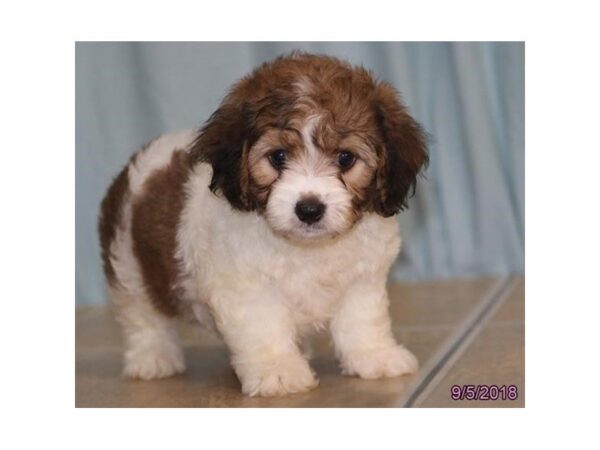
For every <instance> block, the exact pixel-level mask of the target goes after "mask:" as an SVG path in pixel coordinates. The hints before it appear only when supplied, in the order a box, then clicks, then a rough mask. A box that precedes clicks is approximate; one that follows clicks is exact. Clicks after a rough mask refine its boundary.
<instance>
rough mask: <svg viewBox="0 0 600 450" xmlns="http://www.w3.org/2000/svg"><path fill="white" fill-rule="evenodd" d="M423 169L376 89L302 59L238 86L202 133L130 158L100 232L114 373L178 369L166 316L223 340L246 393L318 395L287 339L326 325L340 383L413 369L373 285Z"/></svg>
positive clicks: (346, 70) (417, 147)
mask: <svg viewBox="0 0 600 450" xmlns="http://www.w3.org/2000/svg"><path fill="white" fill-rule="evenodd" d="M426 162H427V153H426V148H425V143H424V137H423V132H422V130H421V128H420V127H419V125H418V124H417V123H416V122H415V121H414V120H413V119H412V118H411V117H410V115H409V114H408V113H407V111H406V109H405V107H404V106H403V105H402V103H401V102H400V100H399V98H398V95H397V93H396V92H395V91H394V89H393V88H392V87H391V86H390V85H389V84H386V83H384V82H379V81H377V80H375V79H374V78H373V76H372V75H371V74H370V73H369V72H368V71H366V70H365V69H363V68H360V67H352V66H350V65H349V64H347V63H345V62H342V61H340V60H337V59H334V58H330V57H327V56H315V55H309V54H302V53H294V54H291V55H289V56H286V57H281V58H278V59H276V60H274V61H272V62H269V63H266V64H263V65H262V66H260V67H258V68H257V69H256V70H254V71H253V72H252V73H251V74H250V75H248V76H246V77H245V78H243V79H242V80H240V81H239V82H238V83H236V84H235V85H234V86H233V88H232V89H231V91H230V92H229V94H228V95H227V96H226V97H225V99H224V100H223V102H222V103H221V105H220V107H219V108H218V110H217V111H216V112H215V113H214V114H213V115H212V116H211V117H210V119H209V120H208V122H207V123H206V124H205V125H204V126H203V128H202V129H200V130H190V131H184V132H180V133H174V134H167V135H164V136H161V137H159V138H158V139H156V140H155V141H153V142H151V143H150V144H148V145H147V146H145V147H144V148H142V149H141V150H140V151H139V152H137V153H136V154H135V155H134V156H133V157H132V158H131V160H130V162H129V164H128V165H127V166H126V167H125V168H124V169H123V171H122V172H121V173H120V174H119V175H118V176H117V178H116V179H115V180H114V182H113V184H112V186H111V187H110V189H109V190H108V193H107V195H106V197H105V198H104V201H103V202H102V207H101V214H100V226H99V229H100V240H101V246H102V257H103V262H104V271H105V274H106V278H107V281H108V290H109V294H110V297H111V300H112V304H113V306H114V309H115V312H116V316H117V319H118V321H119V323H120V324H121V326H122V328H123V333H124V338H125V357H124V365H125V367H124V373H125V375H127V376H129V377H134V378H142V379H154V378H162V377H168V376H170V375H174V374H176V373H180V372H182V371H183V370H184V369H185V362H184V358H183V353H182V350H181V346H180V343H179V341H178V337H177V331H176V327H175V318H176V316H181V315H183V316H186V315H192V314H193V315H194V316H195V317H196V318H197V319H198V321H199V322H200V323H202V324H204V325H206V326H208V327H212V328H214V329H215V330H217V331H218V333H219V334H220V335H221V336H222V337H223V339H224V340H225V342H226V344H227V346H228V348H229V351H230V354H231V364H232V366H233V368H234V370H235V372H236V373H237V375H238V378H239V380H240V382H241V385H242V391H243V392H244V393H245V394H248V395H262V396H272V395H283V394H288V393H292V392H301V391H306V390H308V389H311V388H313V387H315V386H316V385H317V383H318V381H317V378H316V376H315V373H314V372H313V371H312V370H311V368H310V366H309V363H308V361H307V359H306V357H305V355H303V353H302V351H301V350H300V347H301V345H300V344H301V340H302V338H303V337H305V336H306V335H307V333H309V332H311V331H314V330H317V329H320V328H322V327H325V326H328V327H329V329H330V331H331V337H332V339H333V343H334V347H335V352H336V355H337V357H338V359H339V362H340V365H341V368H342V371H343V373H344V374H347V375H358V376H360V377H362V378H379V377H395V376H398V375H402V374H406V373H411V372H414V371H415V370H416V369H417V360H416V359H415V357H414V356H413V355H412V354H411V353H410V352H409V351H408V350H406V349H405V348H404V347H402V346H400V345H398V344H397V343H396V341H395V339H394V336H393V335H392V331H391V324H390V318H389V314H388V297H387V294H386V278H387V274H388V271H389V268H390V266H391V264H392V263H393V261H394V260H395V258H396V256H397V254H398V251H399V248H400V237H399V234H398V224H397V221H396V219H395V218H394V217H393V216H394V215H395V214H396V213H397V212H398V211H400V210H402V209H403V208H405V207H406V200H407V197H408V196H409V195H410V193H411V191H413V190H414V186H415V183H416V178H417V175H418V173H419V171H420V170H421V168H422V167H423V166H424V164H426Z"/></svg>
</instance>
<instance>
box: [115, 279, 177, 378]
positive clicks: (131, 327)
mask: <svg viewBox="0 0 600 450" xmlns="http://www.w3.org/2000/svg"><path fill="white" fill-rule="evenodd" d="M109 291H110V296H111V299H112V304H113V308H114V311H115V316H116V318H117V321H118V322H119V324H120V325H121V327H122V330H123V338H124V344H125V353H124V369H123V373H124V375H125V376H127V377H129V378H140V379H143V380H152V379H158V378H166V377H169V376H172V375H175V374H178V373H181V372H183V371H184V370H185V361H184V357H183V352H182V350H181V345H180V343H179V337H178V335H177V329H176V326H175V320H174V319H172V318H170V317H168V316H166V315H164V314H163V313H161V312H160V311H158V310H157V309H156V308H155V307H154V306H153V305H152V303H151V301H150V299H149V298H148V297H147V296H145V295H144V294H140V293H136V295H132V294H131V293H129V292H126V291H124V290H122V289H119V288H110V289H109Z"/></svg>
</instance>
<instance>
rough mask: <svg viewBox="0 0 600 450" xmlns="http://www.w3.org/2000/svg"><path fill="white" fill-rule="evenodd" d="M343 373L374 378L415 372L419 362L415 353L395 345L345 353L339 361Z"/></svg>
mask: <svg viewBox="0 0 600 450" xmlns="http://www.w3.org/2000/svg"><path fill="white" fill-rule="evenodd" d="M341 366H342V373H343V374H344V375H358V376H359V377H361V378H366V379H375V378H386V377H397V376H400V375H405V374H409V373H415V372H416V371H417V369H418V368H419V363H418V361H417V358H415V355H413V354H412V353H411V352H409V351H408V350H407V349H405V348H404V347H402V346H400V345H397V346H395V347H388V348H383V349H379V350H374V351H369V352H357V353H352V354H349V355H346V356H345V357H343V358H342V361H341Z"/></svg>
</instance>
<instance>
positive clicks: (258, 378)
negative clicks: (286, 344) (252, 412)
mask: <svg viewBox="0 0 600 450" xmlns="http://www.w3.org/2000/svg"><path fill="white" fill-rule="evenodd" d="M239 372H241V373H238V375H239V376H240V380H241V382H242V392H243V393H244V394H246V395H249V396H251V397H254V396H261V397H273V396H281V395H286V394H292V393H295V392H305V391H308V390H310V389H313V388H315V387H316V386H317V385H318V384H319V380H318V379H317V378H316V377H315V374H314V372H313V371H312V370H311V368H310V366H309V364H308V362H307V361H306V360H305V359H303V358H301V357H300V356H286V357H284V358H281V359H278V360H275V361H271V362H270V363H260V364H257V365H252V366H250V367H248V365H246V367H245V368H244V369H243V370H241V371H239Z"/></svg>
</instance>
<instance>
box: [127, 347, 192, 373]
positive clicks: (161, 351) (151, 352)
mask: <svg viewBox="0 0 600 450" xmlns="http://www.w3.org/2000/svg"><path fill="white" fill-rule="evenodd" d="M184 370H185V361H184V358H183V353H182V351H181V349H180V348H176V347H173V348H168V347H165V348H163V347H161V346H156V347H145V348H136V349H130V350H128V351H127V352H126V353H125V368H124V370H123V373H124V375H125V376H126V377H129V378H140V379H142V380H154V379H158V378H167V377H170V376H172V375H176V374H178V373H182V372H183V371H184Z"/></svg>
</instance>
